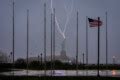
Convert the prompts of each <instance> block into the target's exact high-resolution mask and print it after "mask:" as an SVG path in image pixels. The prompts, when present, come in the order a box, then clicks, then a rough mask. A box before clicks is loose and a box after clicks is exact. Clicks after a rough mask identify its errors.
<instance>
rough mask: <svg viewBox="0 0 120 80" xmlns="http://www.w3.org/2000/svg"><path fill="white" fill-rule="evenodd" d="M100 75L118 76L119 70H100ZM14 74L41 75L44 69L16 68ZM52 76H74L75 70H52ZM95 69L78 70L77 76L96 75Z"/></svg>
mask: <svg viewBox="0 0 120 80" xmlns="http://www.w3.org/2000/svg"><path fill="white" fill-rule="evenodd" d="M99 73H100V76H114V77H120V70H100V71H99ZM0 74H2V75H13V71H11V72H2V73H0ZM14 75H16V76H26V75H29V76H43V75H44V70H28V74H27V70H18V71H14ZM46 75H48V76H50V75H51V70H47V73H46ZM52 75H53V76H76V70H54V73H53V74H52ZM96 75H97V70H78V76H96Z"/></svg>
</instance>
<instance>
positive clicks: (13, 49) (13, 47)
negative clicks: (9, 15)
mask: <svg viewBox="0 0 120 80" xmlns="http://www.w3.org/2000/svg"><path fill="white" fill-rule="evenodd" d="M14 6H15V2H14V1H13V19H12V20H13V46H12V51H13V69H14V66H15V65H14V59H15V28H14V27H15V23H14V22H15V18H14V8H15V7H14ZM13 76H14V70H13Z"/></svg>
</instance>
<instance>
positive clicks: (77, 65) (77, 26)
mask: <svg viewBox="0 0 120 80" xmlns="http://www.w3.org/2000/svg"><path fill="white" fill-rule="evenodd" d="M76 75H77V76H78V12H77V25H76Z"/></svg>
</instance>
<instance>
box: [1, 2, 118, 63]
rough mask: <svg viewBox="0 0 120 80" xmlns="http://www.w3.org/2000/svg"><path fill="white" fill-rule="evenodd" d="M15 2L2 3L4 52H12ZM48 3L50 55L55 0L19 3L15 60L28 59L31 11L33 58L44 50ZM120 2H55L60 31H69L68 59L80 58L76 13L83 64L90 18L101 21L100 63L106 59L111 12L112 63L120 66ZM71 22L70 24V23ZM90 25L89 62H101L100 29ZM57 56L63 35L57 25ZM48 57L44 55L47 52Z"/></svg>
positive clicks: (110, 54)
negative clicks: (98, 44)
mask: <svg viewBox="0 0 120 80" xmlns="http://www.w3.org/2000/svg"><path fill="white" fill-rule="evenodd" d="M12 1H13V0H0V50H1V51H3V52H5V53H7V54H8V55H9V54H10V52H11V51H12ZM44 3H46V8H47V14H46V17H47V24H46V25H47V33H46V34H47V55H50V48H51V47H50V15H51V12H52V11H51V10H52V9H51V0H15V58H16V59H17V58H26V29H27V27H26V25H27V9H29V12H30V13H29V56H30V57H32V56H34V57H35V56H38V54H40V53H43V49H44V44H43V43H44V12H43V11H44V10H43V9H44ZM119 4H120V0H52V7H53V8H55V11H56V18H57V21H58V23H59V26H60V29H61V31H62V32H63V31H64V29H65V24H66V30H65V34H64V35H65V38H66V52H67V56H70V57H74V58H75V55H76V13H77V11H78V12H79V24H78V25H79V30H78V31H79V44H78V45H79V53H78V54H79V61H80V60H82V54H83V53H84V54H85V56H86V53H85V52H86V16H87V17H90V18H93V19H97V17H100V20H101V21H102V22H103V25H102V26H101V27H100V63H105V58H106V56H105V55H106V48H105V46H106V45H105V44H106V32H105V31H106V20H105V19H106V15H105V13H106V12H107V13H108V22H107V25H108V62H109V63H112V62H113V58H112V57H113V56H115V57H116V62H117V63H120V35H119V34H120V31H119V30H120V27H119V25H120V22H119V21H120V15H119V14H120V10H119V7H120V5H119ZM67 19H68V21H67ZM87 24H88V56H89V58H88V60H89V61H88V63H96V62H97V28H90V27H89V23H87ZM55 33H56V45H55V46H56V51H55V53H56V55H59V54H60V51H61V43H62V41H63V39H64V38H63V36H62V35H61V34H60V31H59V30H58V26H57V25H56V32H55ZM43 54H44V53H43Z"/></svg>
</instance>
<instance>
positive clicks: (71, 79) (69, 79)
mask: <svg viewBox="0 0 120 80" xmlns="http://www.w3.org/2000/svg"><path fill="white" fill-rule="evenodd" d="M0 80H120V78H119V77H93V76H87V77H86V76H78V77H75V76H63V77H57V76H56V77H50V76H47V77H33V76H29V77H27V76H21V77H20V76H14V77H12V76H0Z"/></svg>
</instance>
